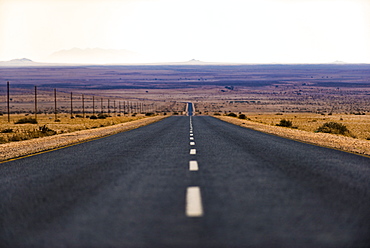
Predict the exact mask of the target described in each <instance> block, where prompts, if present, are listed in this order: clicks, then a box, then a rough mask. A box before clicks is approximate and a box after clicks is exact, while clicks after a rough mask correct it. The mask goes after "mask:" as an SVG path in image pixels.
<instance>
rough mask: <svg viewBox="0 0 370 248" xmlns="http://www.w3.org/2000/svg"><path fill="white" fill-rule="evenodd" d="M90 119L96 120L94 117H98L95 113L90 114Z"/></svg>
mask: <svg viewBox="0 0 370 248" xmlns="http://www.w3.org/2000/svg"><path fill="white" fill-rule="evenodd" d="M90 119H93V120H96V119H98V117H97V116H96V115H92V116H90Z"/></svg>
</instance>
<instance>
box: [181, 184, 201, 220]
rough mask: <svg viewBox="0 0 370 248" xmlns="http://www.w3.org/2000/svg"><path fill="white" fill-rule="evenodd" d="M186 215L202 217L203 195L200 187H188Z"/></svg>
mask: <svg viewBox="0 0 370 248" xmlns="http://www.w3.org/2000/svg"><path fill="white" fill-rule="evenodd" d="M185 212H186V216H188V217H202V216H203V206H202V196H201V194H200V188H199V187H188V188H187V191H186V211H185Z"/></svg>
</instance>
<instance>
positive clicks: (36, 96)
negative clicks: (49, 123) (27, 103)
mask: <svg viewBox="0 0 370 248" xmlns="http://www.w3.org/2000/svg"><path fill="white" fill-rule="evenodd" d="M35 120H36V121H37V86H35Z"/></svg>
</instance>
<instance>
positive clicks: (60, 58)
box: [47, 48, 141, 64]
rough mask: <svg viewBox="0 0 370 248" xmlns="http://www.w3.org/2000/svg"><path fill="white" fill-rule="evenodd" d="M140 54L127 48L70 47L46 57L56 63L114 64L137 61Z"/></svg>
mask: <svg viewBox="0 0 370 248" xmlns="http://www.w3.org/2000/svg"><path fill="white" fill-rule="evenodd" d="M140 58H141V55H140V54H138V53H136V52H132V51H129V50H124V49H120V50H116V49H102V48H87V49H80V48H72V49H70V50H61V51H58V52H55V53H53V54H51V55H50V56H49V57H48V58H47V59H48V61H50V62H56V63H82V64H115V63H135V62H139V60H140Z"/></svg>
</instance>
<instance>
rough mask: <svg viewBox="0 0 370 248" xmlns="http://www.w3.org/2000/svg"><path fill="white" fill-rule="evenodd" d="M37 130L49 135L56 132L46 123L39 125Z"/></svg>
mask: <svg viewBox="0 0 370 248" xmlns="http://www.w3.org/2000/svg"><path fill="white" fill-rule="evenodd" d="M39 131H40V132H41V133H42V134H44V135H45V136H50V135H54V134H56V133H57V132H56V131H54V130H52V129H50V128H48V127H47V126H46V125H43V126H42V127H39Z"/></svg>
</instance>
